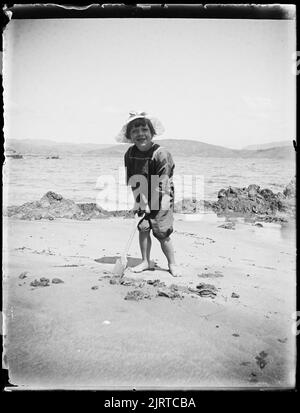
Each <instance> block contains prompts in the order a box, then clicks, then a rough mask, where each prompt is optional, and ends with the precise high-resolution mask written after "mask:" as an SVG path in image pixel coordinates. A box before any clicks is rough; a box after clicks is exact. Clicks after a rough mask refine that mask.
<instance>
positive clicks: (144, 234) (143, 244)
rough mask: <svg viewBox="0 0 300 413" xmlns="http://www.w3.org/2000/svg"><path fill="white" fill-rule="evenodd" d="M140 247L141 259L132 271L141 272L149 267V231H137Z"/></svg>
mask: <svg viewBox="0 0 300 413" xmlns="http://www.w3.org/2000/svg"><path fill="white" fill-rule="evenodd" d="M139 241H140V249H141V254H142V259H143V261H142V262H141V264H139V265H137V266H136V267H134V268H133V269H132V271H133V272H142V271H145V270H149V269H151V262H150V251H151V245H152V242H151V237H150V231H140V232H139Z"/></svg>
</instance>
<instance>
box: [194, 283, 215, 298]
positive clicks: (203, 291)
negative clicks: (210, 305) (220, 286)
mask: <svg viewBox="0 0 300 413" xmlns="http://www.w3.org/2000/svg"><path fill="white" fill-rule="evenodd" d="M196 289H197V290H196V293H197V294H198V295H200V296H201V297H210V298H215V296H216V295H217V288H216V287H215V286H214V285H213V284H205V283H200V284H198V285H196Z"/></svg>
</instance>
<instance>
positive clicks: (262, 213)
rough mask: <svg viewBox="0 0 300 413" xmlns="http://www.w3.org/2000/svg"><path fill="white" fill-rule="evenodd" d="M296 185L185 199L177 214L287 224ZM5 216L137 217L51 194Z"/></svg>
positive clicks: (252, 187) (10, 209)
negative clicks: (208, 198) (241, 217)
mask: <svg viewBox="0 0 300 413" xmlns="http://www.w3.org/2000/svg"><path fill="white" fill-rule="evenodd" d="M295 195H296V182H295V179H293V180H292V181H291V182H290V183H289V184H288V185H287V187H286V188H285V189H284V191H283V192H277V193H274V192H273V191H271V190H270V189H267V188H262V189H261V188H260V186H258V185H254V184H253V185H249V186H248V187H247V188H246V187H245V188H236V187H232V186H230V187H229V188H227V189H221V190H220V191H219V193H218V200H217V201H215V202H210V201H197V200H195V199H185V200H183V201H180V202H177V203H176V204H175V206H174V211H175V212H179V213H185V214H193V213H201V212H203V210H204V211H205V210H206V211H208V210H209V211H213V212H215V213H217V214H230V213H234V214H239V215H244V216H254V217H255V219H256V220H257V219H260V220H263V221H276V220H277V221H286V220H287V219H290V218H291V217H295V214H296V210H295V209H296V207H295ZM5 215H7V216H10V217H15V218H19V219H25V220H38V219H49V220H53V219H55V218H69V219H77V220H90V219H95V218H96V219H97V218H100V219H101V218H102V219H104V218H109V217H124V218H130V217H132V216H133V213H132V211H106V210H104V209H102V208H101V207H99V206H98V205H97V204H95V203H78V204H77V203H75V202H74V201H72V200H70V199H66V198H63V196H62V195H59V194H57V193H55V192H52V191H49V192H47V193H46V194H45V195H44V196H43V197H42V198H41V199H40V200H39V201H35V202H27V203H25V204H23V205H21V206H11V207H8V208H7V210H6V211H5Z"/></svg>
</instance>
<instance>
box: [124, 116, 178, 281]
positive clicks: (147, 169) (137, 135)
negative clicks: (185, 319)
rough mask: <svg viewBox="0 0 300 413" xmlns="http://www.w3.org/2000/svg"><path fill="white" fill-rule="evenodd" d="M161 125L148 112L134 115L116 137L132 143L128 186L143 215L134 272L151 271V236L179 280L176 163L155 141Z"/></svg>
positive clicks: (127, 164)
mask: <svg viewBox="0 0 300 413" xmlns="http://www.w3.org/2000/svg"><path fill="white" fill-rule="evenodd" d="M163 131H164V128H163V126H162V124H161V122H160V121H159V120H158V119H157V118H154V117H152V116H149V115H147V114H146V113H145V112H140V113H136V112H131V113H130V116H129V118H128V120H127V121H126V123H125V124H124V125H123V128H122V129H121V132H120V133H119V135H118V136H117V138H116V139H117V141H118V142H125V143H133V144H134V145H133V146H130V147H129V149H128V150H127V152H126V153H125V156H124V163H125V168H126V183H127V185H129V186H131V189H132V191H133V195H134V199H135V206H134V212H135V213H137V214H138V215H141V214H144V216H143V218H142V219H141V220H140V222H139V223H138V230H139V243H140V249H141V254H142V260H143V261H142V263H141V264H140V265H138V266H136V267H134V268H133V271H134V272H142V271H145V270H149V269H152V268H153V266H152V263H151V261H150V251H151V244H152V241H151V236H150V231H151V230H152V233H153V236H154V237H155V238H156V239H157V240H158V241H159V242H160V245H161V249H162V251H163V253H164V255H165V256H166V258H167V260H168V266H169V271H170V273H171V275H172V276H174V277H177V276H179V275H180V274H179V271H178V267H177V266H176V264H175V256H174V248H173V244H172V241H171V238H170V235H171V233H172V232H173V206H174V186H173V181H172V177H173V171H174V167H175V165H174V162H173V159H172V156H171V154H170V153H169V152H168V151H167V150H166V149H165V148H163V147H161V146H159V145H158V144H156V143H154V142H153V141H152V139H153V137H154V136H158V135H161V134H162V133H163Z"/></svg>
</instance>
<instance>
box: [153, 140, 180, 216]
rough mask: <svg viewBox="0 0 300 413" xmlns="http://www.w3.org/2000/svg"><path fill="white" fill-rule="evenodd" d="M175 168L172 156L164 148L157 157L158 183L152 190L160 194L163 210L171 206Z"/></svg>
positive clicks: (156, 171)
mask: <svg viewBox="0 0 300 413" xmlns="http://www.w3.org/2000/svg"><path fill="white" fill-rule="evenodd" d="M174 167H175V164H174V161H173V158H172V155H171V154H170V153H169V152H168V151H167V150H165V149H164V148H161V149H160V150H159V151H158V153H157V154H156V157H155V168H154V169H155V175H156V176H157V181H156V184H154V188H152V190H154V192H156V193H158V195H159V197H160V198H161V208H162V209H168V208H169V205H170V204H169V203H170V195H171V190H170V189H171V188H170V182H171V179H172V176H173V171H174Z"/></svg>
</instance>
